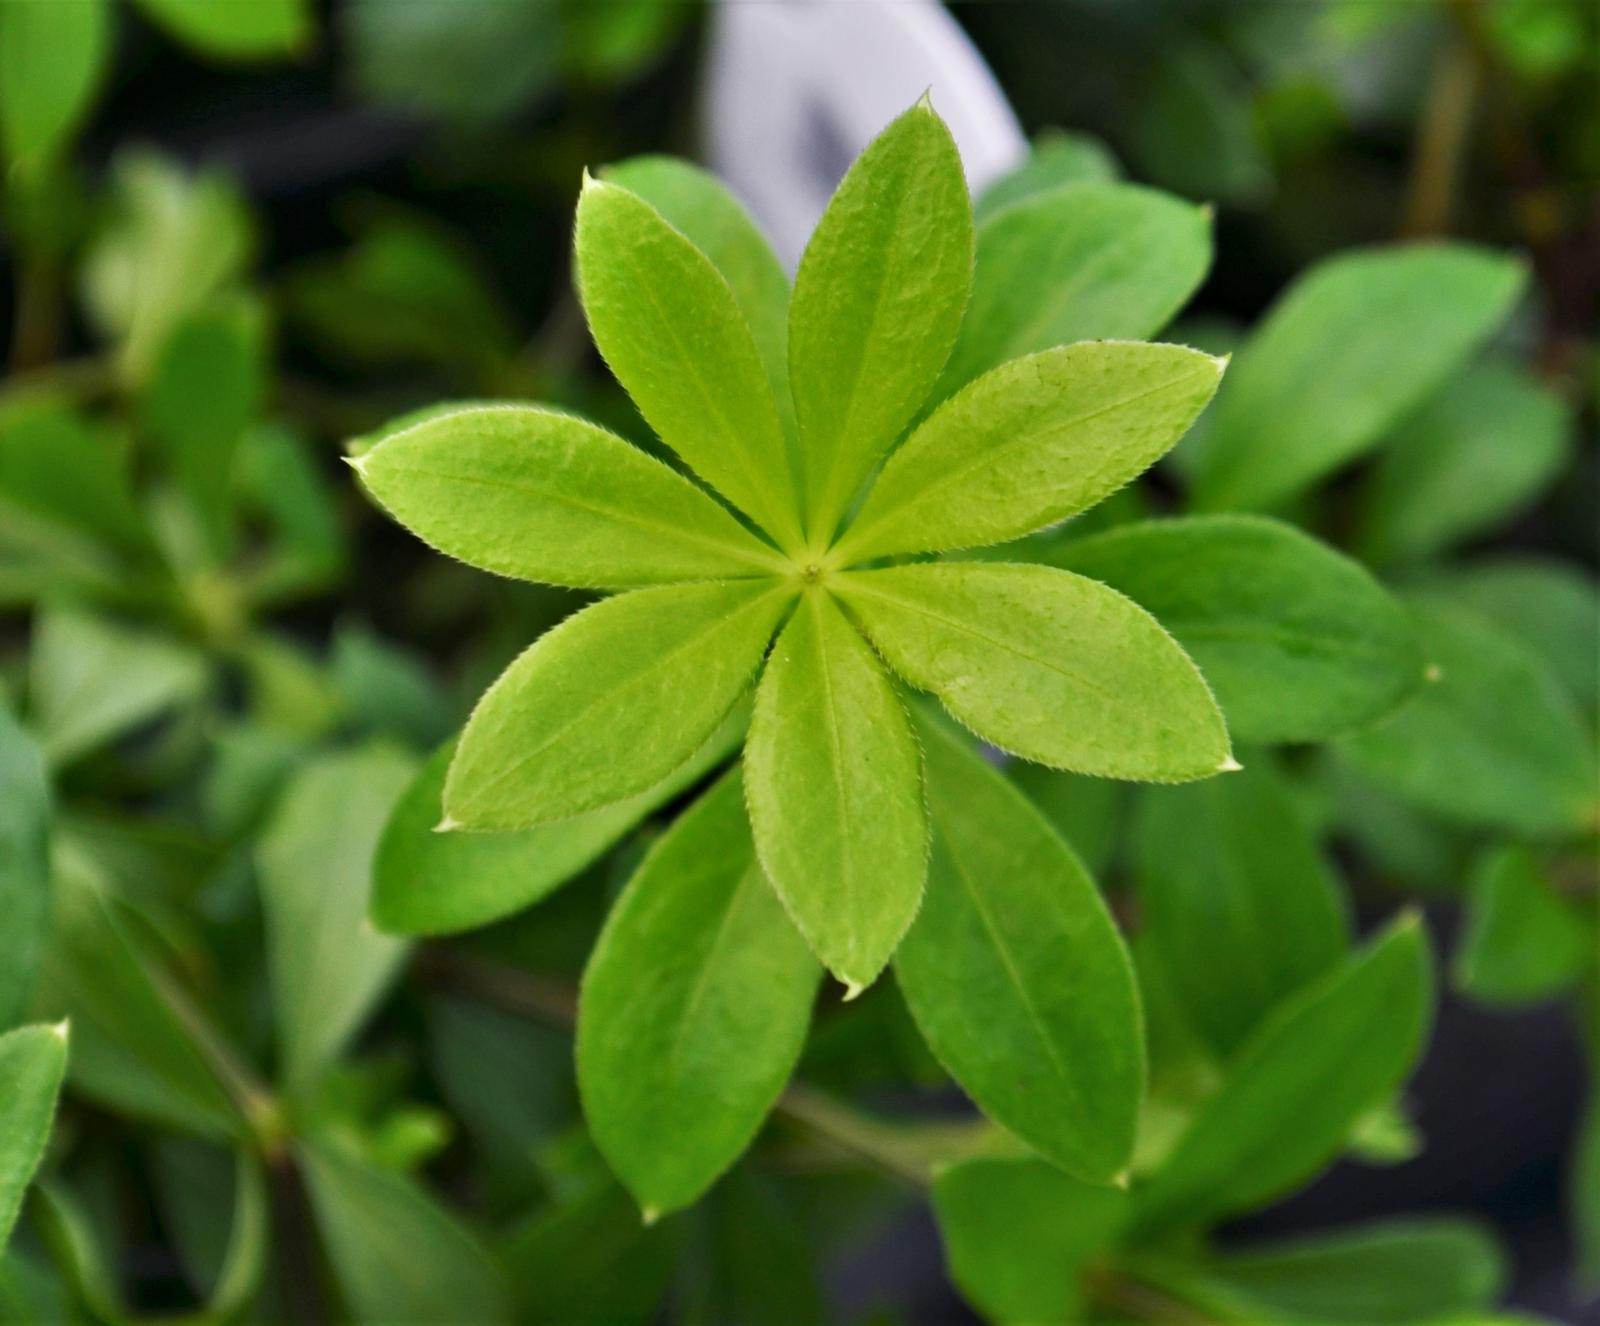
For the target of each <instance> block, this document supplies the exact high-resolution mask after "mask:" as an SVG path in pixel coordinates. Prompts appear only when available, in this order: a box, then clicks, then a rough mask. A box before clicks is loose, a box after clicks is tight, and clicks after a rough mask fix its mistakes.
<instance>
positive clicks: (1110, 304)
mask: <svg viewBox="0 0 1600 1326" xmlns="http://www.w3.org/2000/svg"><path fill="white" fill-rule="evenodd" d="M988 196H989V195H985V201H986V202H987V199H988ZM1210 265H1211V213H1210V210H1209V209H1208V208H1204V207H1197V206H1195V205H1194V204H1193V203H1189V202H1185V201H1184V200H1183V199H1181V198H1174V197H1173V196H1172V195H1170V194H1165V193H1159V192H1157V191H1156V190H1155V189H1142V188H1138V187H1135V186H1133V185H1129V184H1069V185H1067V186H1066V187H1056V188H1053V189H1049V190H1046V191H1043V192H1040V193H1037V194H1034V195H1033V196H1031V197H1028V198H1026V199H1025V200H1023V201H1020V202H1017V203H1015V204H1013V205H1012V206H1010V207H1006V208H1004V209H1003V210H1000V211H998V212H996V213H994V214H992V215H990V216H988V217H987V218H986V219H984V220H983V221H982V223H981V224H980V225H979V227H978V254H977V263H976V266H975V267H974V270H973V276H972V303H971V304H970V305H969V306H968V308H967V316H966V320H965V321H964V322H963V323H962V324H961V336H960V339H959V340H957V341H956V348H955V349H954V350H953V351H951V353H950V363H949V365H948V366H947V367H946V368H945V371H944V379H943V381H942V382H941V383H940V384H939V392H938V393H936V394H937V395H942V396H948V395H949V394H950V393H951V392H953V391H955V390H956V389H957V388H958V387H962V386H965V385H966V384H967V383H968V382H971V381H972V380H973V379H974V378H975V377H977V376H979V375H980V374H981V373H985V372H987V371H988V370H989V369H991V368H996V367H998V366H999V365H1000V364H1003V363H1005V362H1006V361H1007V360H1010V359H1015V358H1017V357H1018V356H1019V355H1028V354H1034V353H1036V352H1038V351H1040V350H1047V349H1049V348H1050V347H1051V346H1056V345H1071V344H1072V343H1073V342H1075V341H1094V340H1138V339H1140V338H1142V337H1146V336H1152V335H1154V334H1155V333H1156V332H1158V331H1160V330H1161V328H1162V327H1164V326H1166V324H1167V322H1168V321H1169V320H1170V319H1171V317H1172V315H1173V314H1174V313H1176V312H1177V311H1178V310H1179V309H1180V308H1181V307H1182V306H1183V303H1184V301H1185V300H1187V299H1188V298H1189V296H1190V295H1192V294H1193V293H1194V291H1195V287H1196V286H1198V285H1199V284H1200V282H1201V280H1202V279H1203V278H1204V277H1205V274H1206V269H1207V268H1208V267H1209V266H1210Z"/></svg>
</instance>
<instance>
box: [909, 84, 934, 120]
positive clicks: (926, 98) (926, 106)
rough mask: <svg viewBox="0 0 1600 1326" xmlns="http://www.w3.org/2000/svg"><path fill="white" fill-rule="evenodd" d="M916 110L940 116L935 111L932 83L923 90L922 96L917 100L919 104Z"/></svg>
mask: <svg viewBox="0 0 1600 1326" xmlns="http://www.w3.org/2000/svg"><path fill="white" fill-rule="evenodd" d="M914 109H916V110H921V111H927V112H928V113H929V114H930V115H937V114H938V112H937V111H935V110H934V109H933V85H932V84H931V83H930V84H929V85H928V86H927V87H925V88H923V89H922V95H921V96H920V97H918V98H917V104H916V106H915V108H914Z"/></svg>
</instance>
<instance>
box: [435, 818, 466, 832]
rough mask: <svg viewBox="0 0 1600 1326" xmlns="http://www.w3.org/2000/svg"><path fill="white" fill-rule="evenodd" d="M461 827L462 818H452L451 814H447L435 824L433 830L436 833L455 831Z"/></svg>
mask: <svg viewBox="0 0 1600 1326" xmlns="http://www.w3.org/2000/svg"><path fill="white" fill-rule="evenodd" d="M460 827H461V821H460V820H457V819H451V818H450V816H448V815H446V816H445V817H444V818H443V819H442V820H440V821H439V822H438V823H437V824H435V825H434V826H433V831H434V832H435V833H454V832H455V831H456V830H457V829H459V828H460Z"/></svg>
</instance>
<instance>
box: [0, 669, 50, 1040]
mask: <svg viewBox="0 0 1600 1326" xmlns="http://www.w3.org/2000/svg"><path fill="white" fill-rule="evenodd" d="M49 843H50V780H49V776H48V775H47V774H46V772H45V767H44V757H43V755H41V754H40V752H39V748H38V747H37V746H36V745H34V743H33V740H32V738H30V737H29V736H28V734H27V732H25V731H24V730H23V728H22V726H21V725H20V724H19V723H18V722H17V720H16V718H15V717H14V716H13V714H12V713H11V711H10V709H8V708H7V707H6V706H5V703H4V701H3V700H0V916H3V917H5V924H4V925H0V1029H4V1028H6V1027H9V1026H10V1025H11V1024H12V1023H13V1022H14V1021H16V1019H17V1016H18V1015H19V1014H20V1013H21V1012H22V1010H23V1008H24V1006H25V1005H26V1004H27V1002H28V997H29V996H30V995H31V994H32V993H33V982H34V976H35V974H36V972H37V971H38V967H39V950H40V946H41V945H42V944H43V942H44V933H45V916H46V912H47V908H48V902H49V897H50V892H49V885H50V858H49Z"/></svg>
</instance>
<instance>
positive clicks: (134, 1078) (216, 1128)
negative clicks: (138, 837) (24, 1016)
mask: <svg viewBox="0 0 1600 1326" xmlns="http://www.w3.org/2000/svg"><path fill="white" fill-rule="evenodd" d="M57 857H58V860H57V863H56V866H55V871H54V875H53V878H52V880H51V886H52V895H51V911H50V929H49V933H48V937H47V940H46V944H45V950H44V959H43V962H42V965H41V968H40V976H39V996H38V998H37V1000H36V1001H35V1007H37V1008H38V1009H39V1010H40V1011H41V1012H43V1013H45V1014H47V1015H48V1016H52V1017H57V1016H64V1017H69V1018H71V1020H72V1060H71V1064H70V1072H71V1079H72V1085H73V1087H74V1088H75V1089H76V1090H78V1091H80V1092H82V1093H83V1094H84V1095H86V1096H88V1097H90V1098H91V1099H94V1100H98V1101H102V1102H104V1103H105V1104H107V1105H109V1106H110V1107H111V1108H113V1109H115V1110H118V1111H120V1112H123V1113H127V1114H131V1115H133V1116H135V1117H137V1118H146V1119H151V1120H154V1121H156V1122H158V1123H161V1124H163V1125H165V1126H166V1127H169V1128H176V1129H179V1130H181V1131H184V1132H190V1133H196V1134H199V1135H201V1136H207V1137H228V1136H230V1135H234V1134H236V1133H238V1132H239V1131H241V1121H240V1119H239V1116H238V1114H237V1112H236V1111H235V1110H234V1108H233V1105H232V1103H231V1102H230V1100H229V1098H228V1096H227V1094H226V1093H225V1092H224V1090H223V1088H222V1085H221V1083H220V1082H219V1079H218V1076H217V1073H216V1071H215V1069H214V1067H213V1065H212V1061H211V1060H210V1059H209V1058H208V1056H207V1054H206V1053H205V1052H204V1051H203V1050H202V1048H201V1044H202V1042H200V1041H197V1039H196V1034H197V1033H202V1034H205V1035H211V1036H214V1035H215V1033H214V1032H203V1028H204V1025H205V1024H204V1019H203V1018H202V1017H201V1016H200V1014H199V1013H198V1012H197V1010H196V1009H195V1008H194V1007H193V1006H192V1005H191V1004H189V1002H188V1001H187V999H186V997H185V996H184V995H183V994H182V993H181V991H179V990H178V989H177V987H176V985H175V984H174V982H173V980H172V978H171V976H170V975H169V974H168V973H167V972H166V971H164V970H163V969H162V967H161V966H160V965H159V964H158V963H157V962H156V961H155V960H154V958H153V956H152V955H151V953H150V951H149V945H148V944H146V943H145V942H144V940H143V938H142V936H139V935H138V934H137V932H136V931H135V930H134V929H133V927H132V926H131V925H130V924H129V918H128V917H127V916H126V915H125V914H123V913H122V912H121V911H120V907H119V904H118V903H117V901H116V900H115V899H114V898H112V897H111V896H108V893H107V889H106V885H105V884H104V883H103V882H102V881H101V880H100V879H99V878H98V877H97V876H96V875H95V873H94V871H93V869H92V868H91V867H90V866H89V865H88V864H87V863H86V862H85V861H84V860H83V859H82V858H81V855H80V854H79V853H76V852H58V853H57ZM180 1008H181V1009H182V1011H181V1012H180V1011H179V1010H180Z"/></svg>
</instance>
